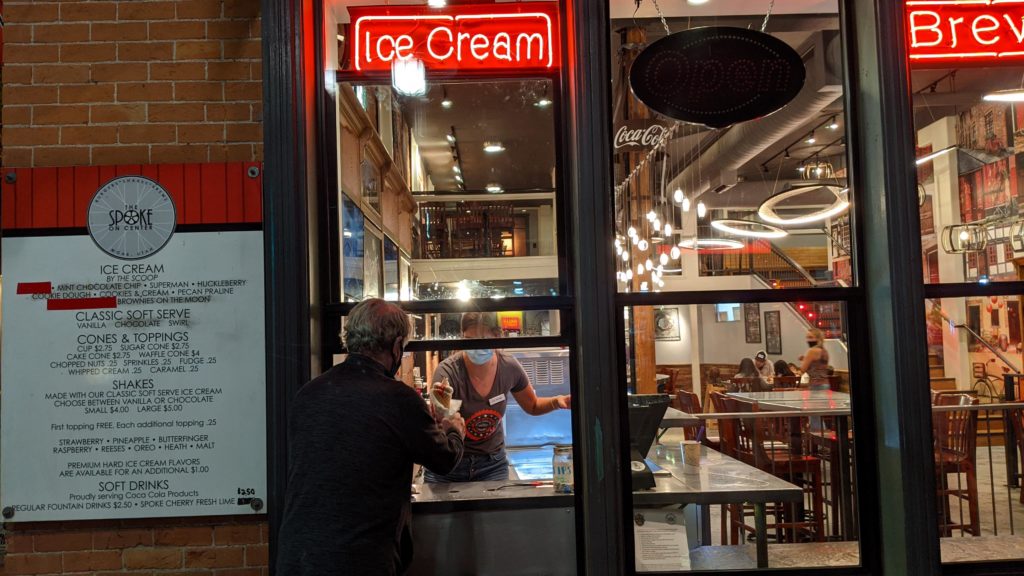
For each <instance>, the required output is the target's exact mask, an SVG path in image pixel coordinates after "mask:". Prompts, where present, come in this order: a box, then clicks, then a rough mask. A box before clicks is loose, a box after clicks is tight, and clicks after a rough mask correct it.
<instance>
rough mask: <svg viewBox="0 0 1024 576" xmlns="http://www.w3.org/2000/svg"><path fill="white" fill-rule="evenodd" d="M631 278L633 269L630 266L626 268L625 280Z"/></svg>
mask: <svg viewBox="0 0 1024 576" xmlns="http://www.w3.org/2000/svg"><path fill="white" fill-rule="evenodd" d="M632 279H633V269H632V268H630V269H629V270H626V280H632Z"/></svg>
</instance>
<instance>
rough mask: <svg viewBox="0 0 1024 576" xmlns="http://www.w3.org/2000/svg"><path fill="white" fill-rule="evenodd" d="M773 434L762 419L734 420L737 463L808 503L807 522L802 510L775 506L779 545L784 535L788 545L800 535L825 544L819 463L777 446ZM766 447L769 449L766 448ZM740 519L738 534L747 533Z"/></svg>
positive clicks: (744, 408)
mask: <svg viewBox="0 0 1024 576" xmlns="http://www.w3.org/2000/svg"><path fill="white" fill-rule="evenodd" d="M726 406H727V407H729V409H730V411H732V412H758V410H757V406H756V405H753V404H750V403H748V402H742V401H739V400H734V399H731V398H729V399H726ZM773 436H774V434H773V431H772V429H771V426H770V425H769V422H768V421H766V420H765V419H764V418H741V419H739V420H736V439H737V454H738V455H739V459H740V460H742V461H744V462H746V463H748V464H750V465H752V466H754V467H756V468H759V469H761V470H764V471H766V472H768V473H770V474H772V475H773V476H777V477H779V478H782V479H783V480H786V481H788V482H791V483H793V484H796V485H797V486H800V487H801V488H802V489H803V492H804V496H805V498H807V499H809V500H810V504H811V513H812V516H811V518H806V517H805V514H804V512H803V511H802V510H799V509H798V508H797V507H796V505H794V504H783V503H778V504H776V505H775V523H774V524H771V526H774V528H775V530H776V537H777V538H778V539H779V541H782V539H783V534H786V539H787V540H788V541H797V536H798V534H800V533H801V532H805V533H807V534H808V535H809V536H810V537H811V538H812V539H814V540H816V541H818V542H822V541H824V540H825V523H824V509H825V504H824V502H825V500H824V492H823V487H822V467H821V459H820V458H817V457H815V456H811V455H808V454H794V453H792V452H791V451H790V450H789V447H788V446H785V445H782V446H776V443H775V442H774V441H773V440H772V438H773ZM766 444H768V445H769V449H766V448H765V445H766ZM742 519H743V518H742V516H741V517H740V519H739V523H738V526H737V527H738V528H739V529H740V531H750V530H753V527H750V526H747V525H746V524H745V523H744V522H743V521H742Z"/></svg>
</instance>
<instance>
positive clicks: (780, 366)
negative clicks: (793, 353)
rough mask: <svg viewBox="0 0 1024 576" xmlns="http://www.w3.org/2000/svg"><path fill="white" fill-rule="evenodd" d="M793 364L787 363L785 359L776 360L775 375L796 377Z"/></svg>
mask: <svg viewBox="0 0 1024 576" xmlns="http://www.w3.org/2000/svg"><path fill="white" fill-rule="evenodd" d="M792 366H793V365H792V364H788V363H786V361H785V360H776V361H775V366H774V368H775V375H776V376H781V377H784V378H796V374H795V373H794V372H793V368H792Z"/></svg>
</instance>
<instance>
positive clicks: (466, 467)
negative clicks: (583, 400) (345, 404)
mask: <svg viewBox="0 0 1024 576" xmlns="http://www.w3.org/2000/svg"><path fill="white" fill-rule="evenodd" d="M462 336H463V337H464V338H472V339H477V338H497V337H499V336H501V327H500V326H499V325H498V316H497V314H495V313H493V312H467V313H465V314H463V315H462ZM431 380H432V381H433V385H432V386H431V388H432V391H433V392H432V393H435V394H437V393H442V394H443V393H444V391H445V381H447V383H448V385H450V386H451V388H452V389H451V390H449V391H448V392H450V393H451V398H452V399H455V400H462V405H461V406H460V407H459V412H460V413H461V414H462V416H463V418H465V419H466V440H465V451H464V453H463V456H462V461H461V462H460V463H459V464H458V465H457V466H456V467H455V469H454V470H452V471H451V472H449V473H448V474H437V473H435V472H433V471H431V470H430V469H428V470H427V472H426V475H425V479H426V481H427V482H430V483H437V482H477V481H483V480H508V459H507V458H506V457H505V431H504V427H503V426H502V419H503V418H504V417H505V407H506V406H507V405H508V395H512V397H514V398H515V399H516V403H518V404H519V406H520V407H521V408H522V409H523V411H524V412H526V413H527V414H530V415H531V416H540V415H542V414H547V413H548V412H552V411H554V410H559V409H562V410H568V409H569V407H570V405H571V401H572V397H571V396H568V395H565V396H552V397H549V398H538V397H537V393H536V392H534V390H533V386H532V385H531V384H530V378H529V377H528V376H527V375H526V371H524V370H523V367H522V366H521V365H520V364H519V361H518V360H516V359H515V357H513V356H512V355H511V354H506V353H505V352H504V351H501V350H493V349H485V350H465V351H462V352H457V353H455V354H452V355H451V356H449V357H448V358H447V359H446V360H444V361H443V362H441V363H440V364H439V365H438V366H437V370H434V375H433V377H432V378H431Z"/></svg>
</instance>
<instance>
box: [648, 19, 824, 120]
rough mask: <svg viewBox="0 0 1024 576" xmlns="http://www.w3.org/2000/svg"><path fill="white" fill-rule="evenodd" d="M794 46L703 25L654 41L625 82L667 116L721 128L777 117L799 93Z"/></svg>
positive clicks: (800, 67) (799, 65) (801, 74)
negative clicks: (767, 117) (777, 112)
mask: <svg viewBox="0 0 1024 576" xmlns="http://www.w3.org/2000/svg"><path fill="white" fill-rule="evenodd" d="M806 75H807V72H806V70H805V69H804V63H803V60H802V59H801V58H800V54H798V53H797V52H796V51H795V50H793V48H791V47H790V46H789V44H786V43H785V42H783V41H782V40H779V39H778V38H775V37H774V36H772V35H770V34H765V33H763V32H758V31H756V30H747V29H745V28H730V27H725V26H709V27H705V28H692V29H690V30H686V31H684V32H678V33H676V34H672V35H670V36H665V37H664V38H662V39H660V40H658V41H657V42H654V43H653V44H651V45H650V46H648V47H647V48H645V49H644V51H643V52H641V53H640V54H639V55H638V56H637V58H636V60H635V61H634V62H633V67H632V69H631V70H630V73H629V84H630V87H632V89H633V94H635V95H636V97H637V98H638V99H640V101H641V102H643V103H644V104H646V105H647V106H648V107H649V108H651V109H652V110H654V111H656V112H658V113H660V114H662V115H664V116H667V117H669V118H672V119H675V120H680V121H682V122H690V123H693V124H703V125H705V126H709V127H711V128H724V127H726V126H730V125H732V124H735V123H737V122H744V121H746V120H753V119H755V118H760V117H761V116H765V115H768V114H771V113H772V112H775V111H776V110H778V109H780V108H782V107H783V106H785V105H786V104H788V103H789V102H790V100H792V99H793V98H794V97H795V96H796V95H797V93H798V92H800V89H801V88H803V85H804V79H805V78H806Z"/></svg>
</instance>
